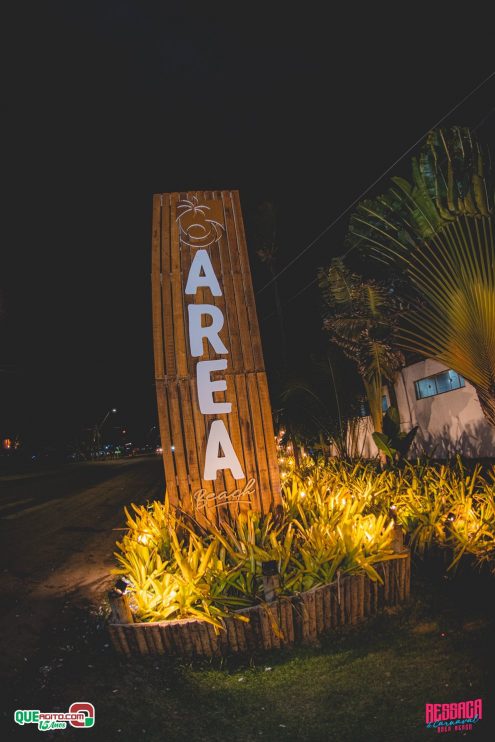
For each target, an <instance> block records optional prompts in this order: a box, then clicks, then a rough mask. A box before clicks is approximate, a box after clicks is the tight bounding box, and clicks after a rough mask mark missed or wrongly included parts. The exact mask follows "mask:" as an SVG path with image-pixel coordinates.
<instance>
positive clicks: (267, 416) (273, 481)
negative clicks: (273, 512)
mask: <svg viewBox="0 0 495 742" xmlns="http://www.w3.org/2000/svg"><path fill="white" fill-rule="evenodd" d="M256 379H257V383H258V395H259V400H260V409H261V418H262V421H263V433H264V436H265V451H266V457H267V463H268V474H269V477H270V487H271V499H272V502H271V507H273V506H274V505H281V504H282V497H281V486H280V470H279V467H278V459H277V446H276V444H275V431H274V429H273V419H272V408H271V404H270V396H269V394H268V382H267V379H266V374H265V373H264V372H258V373H257V374H256Z"/></svg>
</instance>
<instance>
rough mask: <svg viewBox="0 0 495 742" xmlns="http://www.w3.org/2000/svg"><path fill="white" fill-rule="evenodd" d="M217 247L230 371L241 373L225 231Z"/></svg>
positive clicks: (242, 368) (237, 328)
mask: <svg viewBox="0 0 495 742" xmlns="http://www.w3.org/2000/svg"><path fill="white" fill-rule="evenodd" d="M215 196H216V197H217V198H218V199H219V201H220V203H221V204H222V210H223V208H224V204H223V199H222V194H221V192H220V191H217V192H216V193H215ZM224 224H225V213H224ZM217 245H218V259H219V263H220V274H218V273H217V276H218V275H221V279H222V280H221V284H220V285H221V288H222V291H223V294H224V298H225V305H226V307H228V311H227V313H226V322H227V323H228V328H229V342H230V345H229V346H228V347H229V349H230V352H231V354H232V361H231V369H232V371H238V372H240V373H243V372H244V371H245V366H244V359H243V354H242V346H241V338H240V334H239V320H238V317H237V305H236V300H235V289H234V281H233V276H232V261H231V255H230V248H229V242H228V239H227V232H226V230H225V231H224V232H223V233H222V236H221V238H220V240H219V242H218V243H217Z"/></svg>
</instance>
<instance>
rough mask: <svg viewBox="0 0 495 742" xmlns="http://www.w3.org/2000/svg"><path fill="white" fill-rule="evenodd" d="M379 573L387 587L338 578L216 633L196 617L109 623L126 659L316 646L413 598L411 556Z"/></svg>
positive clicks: (229, 622) (246, 612)
mask: <svg viewBox="0 0 495 742" xmlns="http://www.w3.org/2000/svg"><path fill="white" fill-rule="evenodd" d="M375 568H376V570H377V572H378V574H379V575H380V577H381V579H382V580H383V584H380V583H379V582H377V581H372V580H371V579H370V578H369V577H368V576H367V575H365V574H364V573H362V574H352V575H346V576H344V577H340V578H338V579H337V580H334V581H333V582H332V583H330V584H328V585H322V586H320V587H315V588H312V589H311V590H307V591H305V592H302V593H299V594H298V595H294V596H288V597H279V598H278V599H277V600H275V601H274V602H272V603H263V604H259V605H255V606H251V607H249V608H244V609H242V610H239V611H235V613H236V614H238V615H239V616H243V617H245V618H247V619H248V621H243V620H239V619H238V618H234V617H231V616H227V617H226V618H224V619H223V624H224V628H223V629H220V630H217V632H215V628H214V627H213V626H212V625H211V624H209V623H207V622H206V621H201V620H198V619H194V618H186V619H179V620H170V621H156V622H146V623H145V622H139V623H136V622H133V623H117V622H115V621H112V622H111V623H110V624H109V632H110V637H111V639H112V643H113V646H114V648H115V649H116V650H117V651H118V652H120V653H123V654H125V655H134V654H143V655H146V654H151V655H153V654H167V655H171V656H176V657H177V656H180V657H215V656H217V657H218V656H225V655H229V654H242V653H250V652H255V651H258V650H269V649H278V648H280V647H290V646H293V645H295V644H312V643H314V642H316V641H317V640H318V638H319V637H320V636H321V635H322V634H325V633H327V632H328V631H331V630H332V629H335V628H338V627H340V626H349V625H353V624H356V623H358V622H360V621H363V620H364V619H366V618H367V617H369V616H373V615H376V614H377V613H379V612H380V611H381V610H383V608H385V607H390V606H397V605H400V604H402V603H404V602H405V601H406V600H407V599H408V597H409V591H410V577H411V557H410V553H409V551H404V552H403V553H402V554H398V555H397V558H395V559H391V560H388V561H384V562H379V563H377V564H376V565H375Z"/></svg>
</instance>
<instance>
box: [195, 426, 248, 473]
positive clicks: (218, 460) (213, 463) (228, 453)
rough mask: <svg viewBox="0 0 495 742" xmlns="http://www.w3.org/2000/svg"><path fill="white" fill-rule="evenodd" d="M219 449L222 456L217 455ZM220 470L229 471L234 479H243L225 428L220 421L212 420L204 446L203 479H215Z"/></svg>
mask: <svg viewBox="0 0 495 742" xmlns="http://www.w3.org/2000/svg"><path fill="white" fill-rule="evenodd" d="M219 449H221V450H222V451H223V456H220V455H219V454H220V451H219ZM222 469H230V471H231V472H232V476H233V477H234V479H244V472H243V471H242V467H241V465H240V463H239V459H238V458H237V456H236V453H235V451H234V447H233V446H232V443H231V440H230V438H229V434H228V432H227V428H226V427H225V425H224V424H223V422H222V421H221V420H214V421H213V422H212V424H211V428H210V434H209V436H208V444H207V446H206V457H205V470H204V474H203V479H206V480H211V479H216V478H217V472H218V471H219V470H222Z"/></svg>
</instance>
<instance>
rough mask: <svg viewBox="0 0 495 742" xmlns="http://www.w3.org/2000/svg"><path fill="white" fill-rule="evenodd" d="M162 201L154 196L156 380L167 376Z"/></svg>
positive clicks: (152, 261) (153, 308)
mask: <svg viewBox="0 0 495 742" xmlns="http://www.w3.org/2000/svg"><path fill="white" fill-rule="evenodd" d="M161 214H162V208H161V199H160V196H158V195H155V196H153V227H152V241H151V307H152V315H153V347H154V357H155V379H163V378H164V376H165V367H164V356H163V321H162V312H163V310H162V269H161V253H160V238H161V234H160V232H161Z"/></svg>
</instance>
